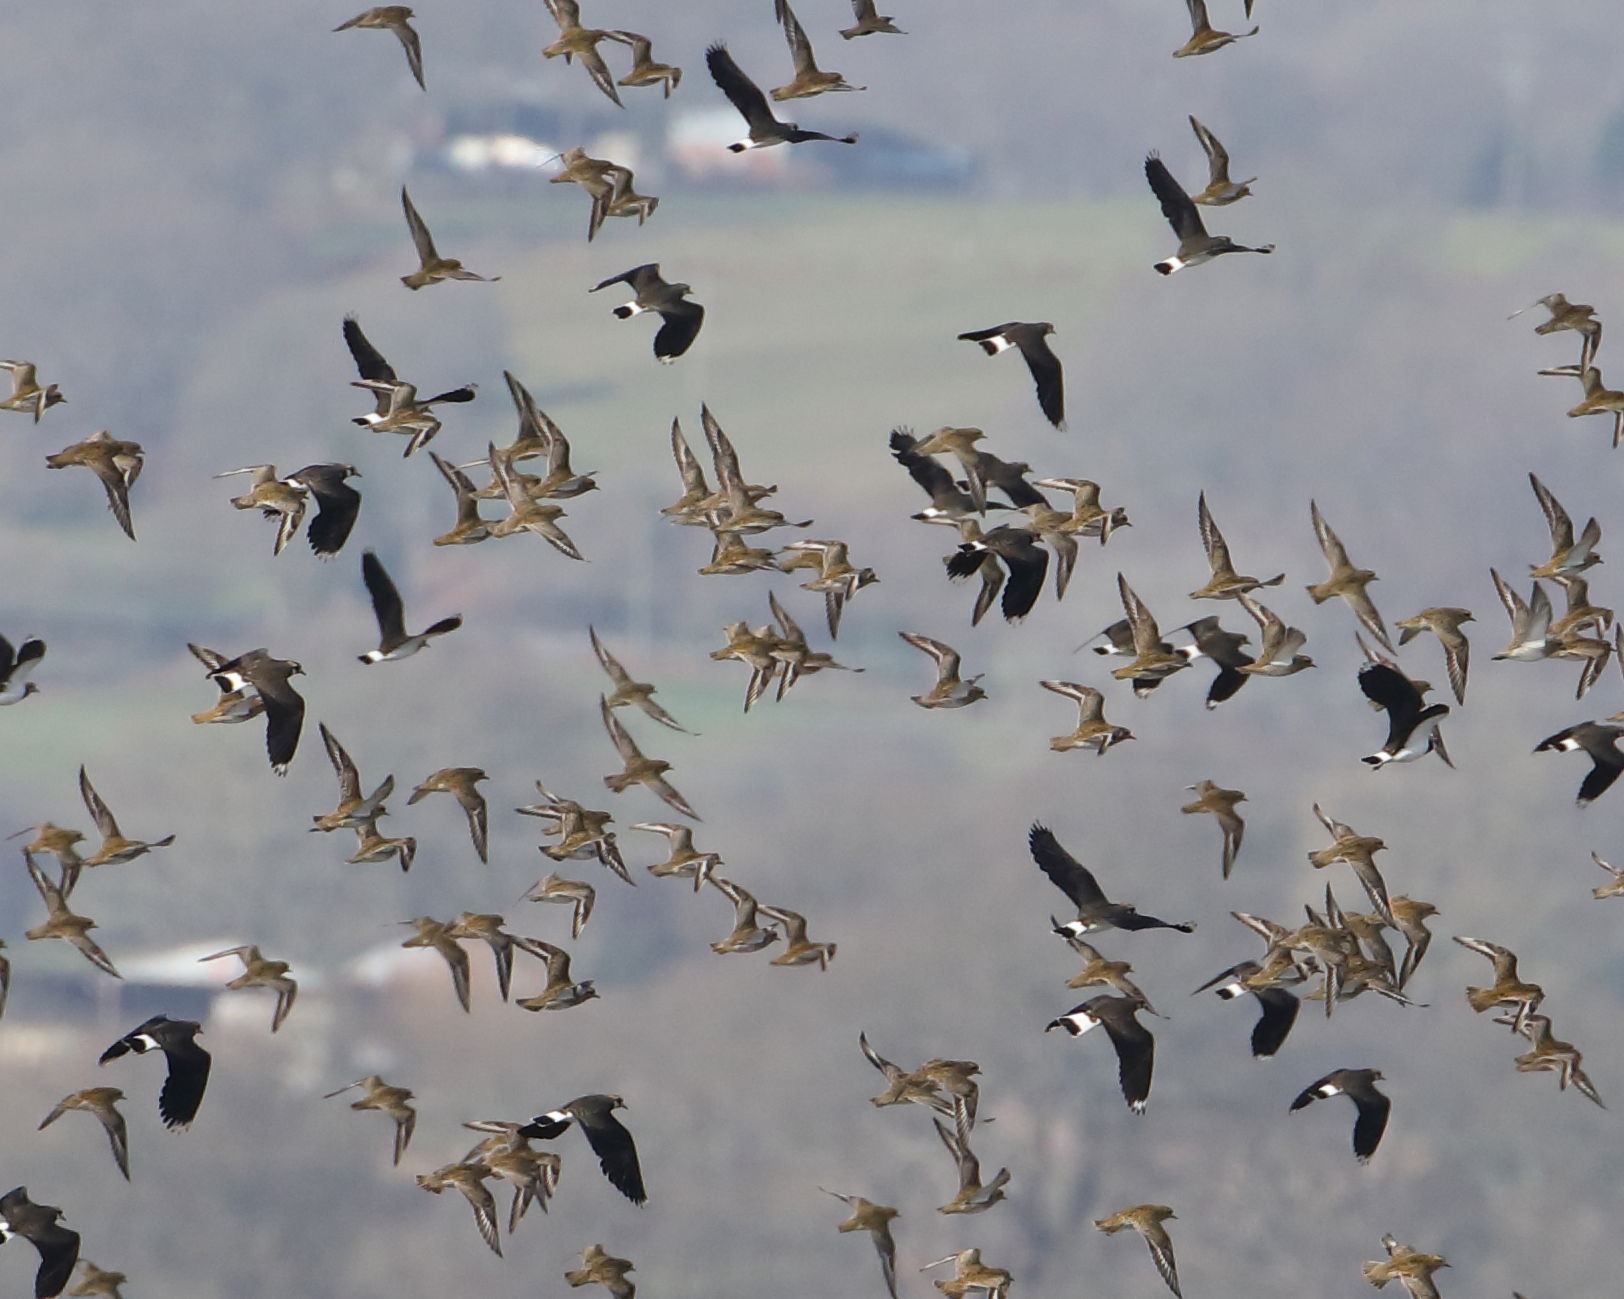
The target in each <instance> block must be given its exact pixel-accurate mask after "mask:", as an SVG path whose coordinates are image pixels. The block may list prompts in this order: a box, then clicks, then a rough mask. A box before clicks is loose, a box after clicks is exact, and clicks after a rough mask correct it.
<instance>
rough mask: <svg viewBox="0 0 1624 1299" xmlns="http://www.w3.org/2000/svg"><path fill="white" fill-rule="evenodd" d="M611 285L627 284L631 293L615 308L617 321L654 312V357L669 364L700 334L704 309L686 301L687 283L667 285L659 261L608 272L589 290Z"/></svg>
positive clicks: (595, 290)
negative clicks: (656, 318) (657, 321)
mask: <svg viewBox="0 0 1624 1299" xmlns="http://www.w3.org/2000/svg"><path fill="white" fill-rule="evenodd" d="M611 284H626V285H629V286H630V287H631V291H632V294H633V297H632V300H631V301H630V302H627V303H624V304H622V305H621V306H618V307H616V308H615V316H616V318H617V319H619V320H630V319H631V318H632V317H633V316H636V315H640V314H641V313H643V312H645V311H653V312H657V313H658V314H659V317H660V328H659V329H658V330H657V331H656V332H655V335H654V356H655V359H656V360H658V361H660V362H661V363H662V364H664V365H670V364H671V362H673V361H675V360H676V359H677V358H678V357H679V356H681V355H682V354H683V353H684V352H686V351H687V350H688V349H689V348H690V347H692V346H693V342H694V339H696V338H698V337H699V327H700V326H701V325H703V324H704V323H705V308H704V307H702V306H700V305H699V303H697V302H690V301H689V300H688V297H687V295H688V293H689V292H690V291H691V290H690V289H689V286H688V285H686V284H668V283H667V282H666V281H665V280H664V279H662V278H661V276H660V264H659V263H658V262H645V263H644V264H643V265H642V266H634V267H632V268H631V270H629V271H622V272H621V273H620V274H619V275H611V276H610V277H609V278H608V279H607V280H604V281H603V282H602V283H601V284H595V285H593V286H592V288H591V289H590V290H588V292H591V293H596V292H597V291H598V290H599V289H607V288H608V287H609V286H610V285H611Z"/></svg>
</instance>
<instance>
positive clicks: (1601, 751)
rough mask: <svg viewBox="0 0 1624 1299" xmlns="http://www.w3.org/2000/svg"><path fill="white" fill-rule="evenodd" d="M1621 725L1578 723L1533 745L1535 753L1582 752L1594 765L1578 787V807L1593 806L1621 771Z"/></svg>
mask: <svg viewBox="0 0 1624 1299" xmlns="http://www.w3.org/2000/svg"><path fill="white" fill-rule="evenodd" d="M1621 735H1624V726H1612V725H1609V724H1608V723H1606V722H1580V723H1579V724H1578V725H1577V726H1570V727H1568V728H1567V729H1566V730H1562V731H1558V732H1557V733H1556V734H1555V735H1547V736H1546V737H1545V738H1544V739H1543V740H1541V741H1540V742H1539V743H1538V744H1536V745H1535V746H1534V752H1535V753H1572V752H1573V751H1574V750H1575V749H1583V750H1584V751H1585V752H1586V753H1587V754H1589V755H1590V761H1591V762H1592V763H1593V764H1594V765H1593V766H1592V767H1591V768H1590V771H1589V772H1588V773H1587V774H1586V775H1585V778H1584V780H1583V781H1582V782H1581V783H1580V785H1579V800H1578V801H1579V806H1580V807H1584V806H1585V805H1586V804H1588V803H1594V802H1595V801H1596V800H1597V799H1598V798H1600V797H1601V796H1602V795H1603V794H1605V793H1606V792H1607V790H1608V788H1609V787H1610V786H1611V785H1612V783H1613V782H1614V781H1615V780H1617V779H1618V773H1619V772H1621V771H1624V753H1620V752H1619V751H1618V737H1619V736H1621Z"/></svg>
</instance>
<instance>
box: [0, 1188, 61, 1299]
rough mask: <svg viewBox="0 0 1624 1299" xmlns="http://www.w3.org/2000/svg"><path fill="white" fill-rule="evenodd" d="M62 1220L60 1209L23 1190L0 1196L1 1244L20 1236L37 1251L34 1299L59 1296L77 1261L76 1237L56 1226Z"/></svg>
mask: <svg viewBox="0 0 1624 1299" xmlns="http://www.w3.org/2000/svg"><path fill="white" fill-rule="evenodd" d="M61 1216H62V1210H61V1209H58V1208H56V1207H55V1206H53V1205H49V1204H35V1203H34V1202H33V1201H32V1200H30V1199H29V1198H28V1188H27V1187H26V1186H19V1187H16V1188H15V1189H13V1190H10V1191H7V1192H6V1193H5V1194H4V1195H0V1244H4V1243H5V1242H6V1241H8V1240H10V1239H11V1238H12V1237H13V1236H21V1237H22V1238H23V1239H24V1240H26V1241H28V1242H29V1243H30V1244H32V1245H33V1246H34V1248H35V1249H37V1250H38V1251H39V1270H38V1271H37V1272H36V1273H34V1299H53V1296H55V1295H59V1294H61V1293H62V1288H63V1287H64V1286H66V1285H67V1284H68V1277H69V1276H70V1275H71V1274H72V1273H73V1268H74V1264H76V1263H77V1262H78V1261H79V1233H78V1232H76V1231H73V1230H72V1229H70V1228H68V1227H64V1226H63V1225H62V1224H61V1223H60V1222H58V1221H57V1219H58V1218H60V1217H61Z"/></svg>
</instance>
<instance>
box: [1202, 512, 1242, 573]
mask: <svg viewBox="0 0 1624 1299" xmlns="http://www.w3.org/2000/svg"><path fill="white" fill-rule="evenodd" d="M1196 516H1197V519H1198V520H1199V522H1200V524H1201V544H1202V545H1203V546H1205V547H1206V548H1207V563H1208V564H1210V565H1211V566H1212V571H1213V573H1214V575H1217V574H1219V573H1233V572H1234V571H1235V566H1234V563H1233V562H1232V561H1231V559H1230V558H1229V546H1228V545H1227V544H1226V543H1225V541H1224V534H1223V533H1221V532H1220V531H1218V524H1217V522H1216V521H1215V520H1214V519H1213V517H1212V511H1211V510H1209V509H1208V508H1207V494H1206V493H1205V492H1202V493H1201V495H1200V497H1199V499H1198V500H1197V502H1196Z"/></svg>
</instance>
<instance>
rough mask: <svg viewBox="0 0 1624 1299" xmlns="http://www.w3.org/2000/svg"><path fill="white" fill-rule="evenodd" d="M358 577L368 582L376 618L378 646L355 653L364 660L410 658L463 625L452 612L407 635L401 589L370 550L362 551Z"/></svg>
mask: <svg viewBox="0 0 1624 1299" xmlns="http://www.w3.org/2000/svg"><path fill="white" fill-rule="evenodd" d="M361 578H362V580H363V581H365V582H366V584H367V594H368V595H370V596H371V597H372V612H373V614H374V615H375V616H376V617H377V619H378V648H377V649H371V650H368V651H367V652H366V653H365V654H361V655H358V656H357V657H358V658H359V659H360V660H361V662H363V663H392V662H394V661H395V660H396V659H404V658H410V657H411V656H412V655H413V654H415V653H417V651H418V650H420V649H422V648H423V647H424V646H425V645H427V644H428V643H429V641H431V640H433V639H434V637H436V636H444V635H445V634H446V633H447V632H452V631H456V630H457V628H458V627H461V626H462V615H461V614H453V615H452V616H451V617H449V618H442V619H440V621H439V622H437V623H434V624H433V625H431V626H429V627H426V628H424V629H423V630H422V631H420V632H417V633H415V634H414V635H407V633H406V608H405V605H403V604H402V603H401V599H400V592H399V591H398V590H396V589H395V584H394V582H392V581H391V580H390V578H389V574H388V573H387V572H385V571H384V566H383V563H382V561H381V560H379V558H378V557H377V556H376V555H374V554H373V553H372V552H371V551H370V550H364V551H362V552H361Z"/></svg>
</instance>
